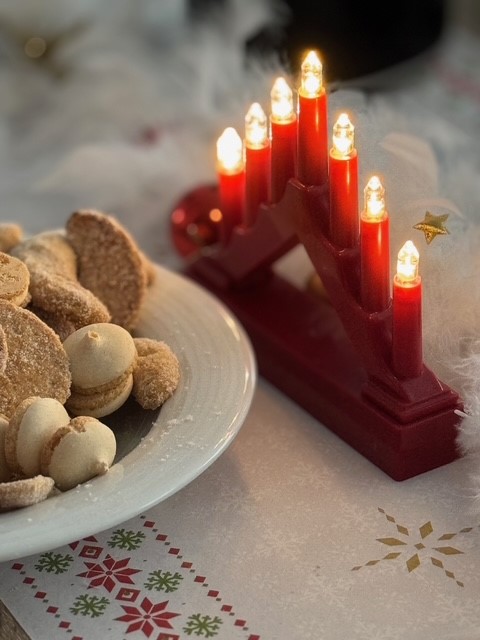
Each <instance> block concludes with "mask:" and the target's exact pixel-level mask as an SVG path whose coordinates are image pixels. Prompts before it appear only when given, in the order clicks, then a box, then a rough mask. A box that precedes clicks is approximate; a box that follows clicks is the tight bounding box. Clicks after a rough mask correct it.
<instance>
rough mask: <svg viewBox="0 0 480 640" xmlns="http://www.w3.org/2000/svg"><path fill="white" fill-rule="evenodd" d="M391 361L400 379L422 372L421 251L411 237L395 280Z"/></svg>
mask: <svg viewBox="0 0 480 640" xmlns="http://www.w3.org/2000/svg"><path fill="white" fill-rule="evenodd" d="M392 363H393V370H394V372H395V375H396V376H397V377H398V378H416V377H417V376H419V375H420V374H421V373H422V368H423V346H422V280H421V278H420V276H419V275H418V251H417V249H416V247H415V245H414V244H413V242H412V241H411V240H407V242H406V243H405V244H404V245H403V247H402V248H401V249H400V251H399V253H398V261H397V273H396V274H395V277H394V279H393V325H392Z"/></svg>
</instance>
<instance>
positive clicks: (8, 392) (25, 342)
mask: <svg viewBox="0 0 480 640" xmlns="http://www.w3.org/2000/svg"><path fill="white" fill-rule="evenodd" d="M0 325H1V326H2V328H3V331H4V332H5V336H6V343H7V349H8V359H7V364H6V367H5V370H4V372H3V373H0V413H3V414H5V415H6V416H7V418H10V416H11V415H12V414H13V412H14V410H15V408H16V407H17V406H18V405H19V404H20V402H22V401H23V400H25V398H28V397H30V396H40V397H42V398H55V399H56V400H58V401H59V402H60V403H61V404H65V401H66V400H67V398H68V397H69V395H70V384H71V375H70V367H69V360H68V356H67V354H66V352H65V349H64V348H63V345H62V343H61V342H60V338H59V337H58V336H57V334H56V333H55V332H54V331H53V330H52V329H50V327H48V326H47V325H46V324H45V323H44V322H42V321H41V320H40V318H37V316H36V315H35V314H33V313H32V312H31V311H28V310H27V309H21V308H20V307H17V306H16V305H14V304H12V303H11V302H7V301H5V300H0Z"/></svg>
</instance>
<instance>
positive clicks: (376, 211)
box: [362, 176, 386, 222]
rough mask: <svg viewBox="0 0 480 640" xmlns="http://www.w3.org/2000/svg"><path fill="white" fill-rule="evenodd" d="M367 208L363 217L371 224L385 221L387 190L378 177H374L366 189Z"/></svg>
mask: <svg viewBox="0 0 480 640" xmlns="http://www.w3.org/2000/svg"><path fill="white" fill-rule="evenodd" d="M364 194H365V208H364V210H363V212H362V217H363V218H364V219H365V220H368V221H370V222H375V221H380V220H384V219H385V217H386V210H385V189H384V188H383V186H382V183H381V182H380V179H379V178H378V176H372V177H371V178H370V180H369V181H368V183H367V186H366V187H365V191H364Z"/></svg>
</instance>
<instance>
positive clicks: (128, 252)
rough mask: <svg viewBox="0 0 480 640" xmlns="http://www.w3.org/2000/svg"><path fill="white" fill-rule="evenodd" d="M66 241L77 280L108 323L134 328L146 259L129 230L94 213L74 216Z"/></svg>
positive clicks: (144, 288)
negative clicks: (101, 305)
mask: <svg viewBox="0 0 480 640" xmlns="http://www.w3.org/2000/svg"><path fill="white" fill-rule="evenodd" d="M66 232H67V238H68V240H69V241H70V242H71V244H72V246H73V248H74V249H75V253H76V254H77V258H78V279H79V281H80V283H81V284H82V285H83V286H84V287H86V288H87V289H89V290H90V291H92V292H93V293H94V294H95V295H96V296H97V297H98V298H99V299H100V300H101V301H102V302H103V303H104V304H105V305H106V307H107V308H108V310H109V311H110V313H111V315H112V319H111V321H112V322H113V323H115V324H118V325H120V326H122V327H124V328H125V329H127V330H132V329H134V328H135V326H136V324H137V322H138V318H139V314H140V309H141V307H142V304H143V301H144V299H145V295H146V291H147V286H148V285H147V282H148V276H147V273H146V270H145V258H144V256H143V254H142V253H141V251H140V250H139V248H138V246H137V244H136V242H135V240H134V239H133V238H132V236H131V235H130V234H129V233H128V231H127V230H126V229H125V228H124V227H123V226H122V225H121V224H120V223H119V222H118V221H117V220H116V219H115V218H114V217H113V216H110V215H107V214H105V213H102V212H100V211H96V210H81V211H76V212H75V213H73V214H72V215H71V216H70V218H69V219H68V221H67V224H66Z"/></svg>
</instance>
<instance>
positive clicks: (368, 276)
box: [360, 176, 390, 313]
mask: <svg viewBox="0 0 480 640" xmlns="http://www.w3.org/2000/svg"><path fill="white" fill-rule="evenodd" d="M360 287H361V300H362V306H363V308H364V309H365V310H366V311H368V312H370V313H371V312H374V311H383V310H384V309H386V308H387V307H388V305H389V303H390V220H389V217H388V213H387V211H386V209H385V189H384V188H383V186H382V183H381V182H380V180H379V178H378V177H377V176H372V177H371V178H370V180H369V181H368V184H367V186H366V187H365V207H364V209H363V211H362V214H361V216H360Z"/></svg>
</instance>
